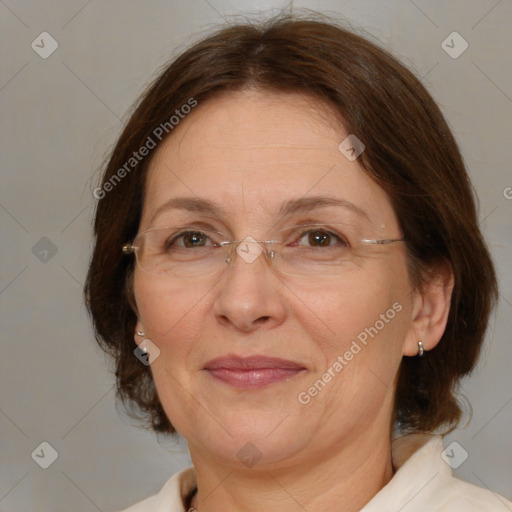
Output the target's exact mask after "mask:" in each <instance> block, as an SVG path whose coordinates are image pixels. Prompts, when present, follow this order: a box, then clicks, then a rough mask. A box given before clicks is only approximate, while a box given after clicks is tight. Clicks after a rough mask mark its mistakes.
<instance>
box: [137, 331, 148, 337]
mask: <svg viewBox="0 0 512 512" xmlns="http://www.w3.org/2000/svg"><path fill="white" fill-rule="evenodd" d="M137 336H146V334H145V333H144V332H143V331H137Z"/></svg>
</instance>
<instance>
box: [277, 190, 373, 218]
mask: <svg viewBox="0 0 512 512" xmlns="http://www.w3.org/2000/svg"><path fill="white" fill-rule="evenodd" d="M328 206H337V207H342V208H347V209H349V210H351V211H353V212H354V213H356V214H357V215H359V216H361V217H364V218H366V219H368V220H369V217H368V214H367V213H366V212H365V211H364V210H363V209H362V208H360V207H359V206H356V205H355V204H353V203H351V202H350V201H346V200H345V199H338V198H337V197H331V196H308V197H301V198H300V199H292V200H290V201H287V202H286V203H284V204H283V205H282V206H281V208H280V209H279V215H280V216H281V217H286V216H288V215H292V214H296V213H304V212H310V211H312V210H316V209H317V208H326V207H328Z"/></svg>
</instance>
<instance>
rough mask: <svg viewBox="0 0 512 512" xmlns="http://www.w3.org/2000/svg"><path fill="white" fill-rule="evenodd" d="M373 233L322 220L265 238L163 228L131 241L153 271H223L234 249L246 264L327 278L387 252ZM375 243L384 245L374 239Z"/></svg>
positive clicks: (174, 273) (143, 263) (190, 274)
mask: <svg viewBox="0 0 512 512" xmlns="http://www.w3.org/2000/svg"><path fill="white" fill-rule="evenodd" d="M363 233H364V234H365V235H366V236H362V235H363ZM368 235H369V236H368ZM376 235H377V233H376V232H375V230H371V229H368V227H366V229H361V227H360V226H358V225H356V224H350V223H329V224H327V223H326V224H306V225H300V226H293V227H291V228H289V229H284V230H282V231H280V232H279V233H278V236H277V237H275V239H274V240H272V241H268V242H259V241H257V240H255V239H254V238H252V237H247V238H246V239H244V240H242V241H240V242H228V241H227V238H226V236H225V235H223V234H222V233H219V232H216V231H211V230H204V229H195V228H191V227H186V228H183V227H177V228H174V227H165V228H156V229H150V230H147V231H145V232H143V233H141V234H140V235H139V236H137V238H136V239H135V242H134V244H133V245H134V247H135V252H136V255H137V260H138V263H139V266H140V267H141V268H142V269H143V270H145V271H147V272H150V273H152V274H157V275H160V274H162V275H165V274H169V275H172V276H177V277H200V276H205V275H209V274H217V273H221V272H223V271H226V270H227V269H228V268H229V264H230V263H232V261H233V257H234V253H235V252H236V253H237V254H238V256H239V257H240V258H241V259H242V260H244V261H245V263H247V264H250V263H252V262H254V261H256V260H257V259H258V257H259V256H260V255H262V256H263V254H265V255H266V259H267V261H268V262H269V263H270V264H271V265H272V266H273V267H274V269H275V270H276V271H278V272H280V273H283V274H290V275H296V276H304V277H311V276H313V277H318V276H320V277H322V276H326V277H331V276H336V275H339V274H342V273H345V272H348V271H350V270H352V269H356V268H360V267H361V266H362V265H364V262H365V261H366V260H367V259H369V258H373V257H380V256H381V255H382V253H385V252H388V251H390V250H391V249H390V246H389V244H388V243H387V242H389V241H390V240H385V239H383V238H382V236H380V238H379V236H376ZM379 241H380V242H386V244H382V243H376V242H379ZM234 249H236V251H234Z"/></svg>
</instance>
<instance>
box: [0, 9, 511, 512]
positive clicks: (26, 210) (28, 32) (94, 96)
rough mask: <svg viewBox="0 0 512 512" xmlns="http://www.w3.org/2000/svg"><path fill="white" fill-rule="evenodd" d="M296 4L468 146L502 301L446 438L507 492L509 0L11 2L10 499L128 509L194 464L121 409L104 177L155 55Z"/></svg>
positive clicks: (5, 364) (2, 85)
mask: <svg viewBox="0 0 512 512" xmlns="http://www.w3.org/2000/svg"><path fill="white" fill-rule="evenodd" d="M301 7H306V8H311V9H316V10H319V11H323V12H328V11H331V12H335V13H337V15H338V16H339V17H343V18H345V19H346V20H347V21H348V23H349V24H351V25H353V26H354V27H361V28H363V29H365V30H366V31H367V32H366V34H367V36H368V37H369V38H370V39H372V40H374V41H376V42H378V43H379V44H381V45H383V46H385V47H387V48H389V49H391V50H392V51H393V52H394V53H395V54H396V55H397V56H399V57H400V58H401V59H402V60H403V61H404V62H405V63H406V64H407V65H409V66H411V67H413V68H414V69H415V70H416V72H417V74H418V75H419V76H421V77H423V79H424V82H425V83H426V85H427V87H428V88H429V90H430V91H431V92H432V94H433V95H434V97H435V98H436V100H437V101H438V102H439V103H440V105H441V107H442V109H443V111H444V113H445V114H446V116H447V118H448V120H449V123H450V125H451V126H452V128H453V130H454V132H455V135H456V137H457V139H458V141H459V143H460V145H461V147H462V151H463V154H464V155H465V159H466V162H467V165H468V167H469V171H470V173H471V177H472V179H473V182H474V184H475V188H476V190H477V192H478V194H479V197H480V218H481V226H482V228H483V230H484V233H485V235H486V237H487V240H488V242H489V244H490V247H491V250H492V254H493V257H494V259H495V261H496V265H497V269H498V273H499V279H500V284H501V297H500V303H499V307H498V310H497V313H496V315H495V317H494V319H493V323H492V326H491V329H490V331H489V334H488V336H487V344H486V348H485V351H484V355H483V358H482V360H481V363H480V365H479V368H478V371H477V372H476V373H475V374H474V376H473V377H472V378H471V379H468V380H467V381H465V382H464V384H463V391H464V392H465V394H466V396H467V397H468V399H469V400H470V402H471V404H472V405H473V409H474V413H473V419H472V422H471V423H470V425H469V426H468V427H467V428H466V429H459V430H456V431H455V432H454V433H453V434H452V435H450V436H449V438H448V439H447V440H446V442H445V445H447V444H448V443H450V442H451V441H454V440H455V441H457V442H458V443H459V444H460V445H461V446H462V447H463V448H464V449H465V450H466V451H467V452H468V454H469V457H468V459H467V460H466V461H465V462H464V463H463V464H462V465H461V466H460V467H459V469H458V470H457V471H456V473H457V474H458V475H459V476H460V477H462V478H464V479H466V480H469V481H471V482H474V483H476V484H477V485H480V486H482V487H488V488H491V489H492V490H494V491H496V492H499V493H501V494H503V495H505V496H506V497H507V498H509V499H511V498H512V486H511V482H512V468H511V465H512V443H510V441H509V438H510V432H511V424H512V421H511V420H512V380H511V374H512V372H511V364H510V361H512V345H511V343H510V335H509V333H510V332H511V331H512V320H511V319H512V286H511V285H512V275H511V268H512V265H511V258H510V254H511V240H512V236H511V235H512V233H511V231H512V229H511V227H512V226H511V218H512V199H511V197H512V189H511V188H510V187H512V173H511V172H510V162H511V161H512V145H511V143H510V134H511V132H512V130H511V129H512V125H511V124H512V123H511V114H512V74H511V68H512V66H511V62H510V49H511V47H512V40H511V31H510V22H511V21H512V2H511V1H510V0H501V1H497V0H480V1H471V2H469V1H463V0H460V1H450V2H446V1H444V0H436V1H426V0H415V1H414V2H413V1H409V0H388V1H386V2H382V1H376V0H374V1H370V0H361V1H354V0H352V1H340V0H331V1H327V0H324V1H313V0H310V1H304V2H302V1H296V2H294V3H293V6H291V5H290V4H289V3H287V2H278V1H271V0H266V1H261V0H260V1H258V2H256V1H250V0H245V1H241V0H237V1H235V0H208V1H204V0H189V1H178V0H172V1H169V0H167V1H164V0H150V1H142V0H141V1H135V0H130V1H119V0H117V1H108V2H107V1H100V0H89V1H87V0H72V1H70V0H47V1H45V2H39V1H35V0H34V1H28V0H0V45H1V77H0V117H1V120H2V128H1V150H0V155H1V157H0V158H1V170H2V188H1V196H0V223H1V229H2V241H1V243H0V250H1V253H2V266H1V270H0V272H1V273H0V307H1V320H2V324H1V337H2V357H1V358H0V372H1V373H0V375H1V385H0V431H1V447H0V461H1V470H0V510H1V511H8V512H18V511H35V510H37V511H39V512H46V511H52V512H56V511H67V512H68V511H76V512H94V511H96V510H102V511H107V510H113V509H114V510H115V509H119V508H122V507H125V506H127V505H129V504H132V503H134V502H135V501H137V500H139V499H142V498H143V497H145V496H147V495H149V494H152V493H155V492H157V491H158V490H159V489H160V487H161V485H162V484H163V483H164V482H165V481H166V480H167V479H168V478H169V477H170V476H171V475H172V474H173V473H174V472H175V471H177V470H178V469H180V468H182V467H184V466H186V465H188V464H189V459H188V454H187V451H186V446H185V444H184V443H183V441H173V440H166V439H163V440H162V439H157V437H156V436H155V435H153V434H151V433H148V432H144V431H141V430H138V429H137V428H135V427H134V424H133V421H131V420H129V419H128V418H127V417H126V416H125V415H123V414H122V413H121V414H120V413H118V412H117V411H116V406H115V401H114V391H113V382H114V380H113V376H112V374H111V373H110V372H109V369H108V364H107V361H106V358H105V357H104V356H103V354H102V353H101V352H100V350H99V349H98V348H97V347H96V345H95V342H94V341H93V338H92V335H91V328H90V326H89V321H88V318H87V316H86V314H85V309H84V306H83V305H82V284H83V281H84V277H85V273H86V268H87V262H88V258H89V253H90V249H91V220H92V212H93V208H94V204H95V199H94V198H93V196H92V189H93V188H94V187H95V186H96V184H97V179H98V168H99V167H100V165H101V162H102V160H103V158H104V156H105V154H106V153H107V151H108V148H109V147H110V146H111V144H112V143H113V142H114V141H115V138H116V136H117V135H118V134H119V133H120V130H121V127H122V123H123V122H124V121H125V120H126V117H125V114H124V113H125V112H126V110H127V109H128V107H129V106H130V105H131V104H132V102H133V101H134V100H135V99H136V97H137V96H138V94H139V93H140V92H141V91H142V89H143V87H144V84H145V83H147V81H148V79H149V78H150V76H152V75H153V73H154V72H155V70H156V69H157V68H158V67H159V66H161V65H162V64H163V63H165V62H167V61H168V60H169V58H170V57H171V56H172V55H175V54H176V52H177V51H179V50H180V49H183V48H184V46H186V45H188V44H189V43H191V42H192V41H194V40H195V39H197V38H198V37H199V36H201V35H204V34H205V33H206V32H208V31H210V30H212V28H213V27H215V26H217V25H219V24H221V23H222V22H223V19H224V18H226V17H227V18H229V19H232V16H233V15H240V14H242V13H245V14H247V13H256V12H257V11H259V10H266V9H270V8H273V9H274V10H276V11H277V10H278V8H287V9H291V8H293V9H299V8H301ZM44 31H46V32H49V33H50V34H51V36H52V37H53V38H54V39H55V40H56V41H57V42H58V45H59V46H58V49H57V50H56V51H55V53H53V54H52V55H51V56H50V57H48V58H47V59H43V58H41V57H40V56H39V55H38V53H36V52H35V51H34V50H33V49H32V48H31V43H32V41H34V40H36V42H37V41H40V39H36V38H37V36H39V34H40V33H42V32H44ZM453 31H457V32H459V33H460V34H461V35H462V37H463V38H464V39H465V40H466V41H467V42H468V44H469V47H468V49H467V50H466V51H465V52H464V53H463V54H462V55H461V56H460V57H459V58H457V59H454V58H452V57H450V56H449V55H448V54H447V53H446V52H445V51H444V50H443V48H442V47H441V43H442V41H443V40H445V38H446V37H447V36H448V35H449V34H450V33H452V32H453ZM457 44H458V43H457ZM40 45H41V44H40ZM45 48H46V49H48V48H49V46H48V41H47V42H46V43H45ZM507 196H508V198H507ZM44 237H46V238H44ZM42 238H43V240H42V241H41V239H42ZM47 239H48V240H47ZM50 241H51V242H50ZM34 246H35V248H34ZM55 249H56V250H57V252H56V253H55V254H53V252H54V251H55ZM45 251H46V252H45ZM43 441H46V442H48V443H49V444H50V445H51V446H52V447H53V448H54V449H55V450H56V451H57V452H58V458H57V460H56V461H55V462H54V463H53V464H52V465H51V466H50V467H49V468H48V469H42V468H41V467H39V465H37V464H36V462H35V461H34V460H33V459H32V458H31V453H32V452H33V451H34V450H35V449H36V447H38V446H39V444H40V443H41V442H43ZM36 453H41V452H40V451H39V452H36ZM48 454H49V452H48V450H47V451H46V453H45V455H44V457H48V456H49V455H48ZM44 457H42V456H41V457H40V460H42V458H44ZM502 509H503V510H507V508H506V507H505V506H504V505H503V508H502ZM497 510H498V508H497Z"/></svg>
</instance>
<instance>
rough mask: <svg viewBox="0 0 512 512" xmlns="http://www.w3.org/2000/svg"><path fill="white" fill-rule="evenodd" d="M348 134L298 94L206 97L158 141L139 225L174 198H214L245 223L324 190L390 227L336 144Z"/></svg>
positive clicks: (385, 206) (384, 200)
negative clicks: (167, 135)
mask: <svg viewBox="0 0 512 512" xmlns="http://www.w3.org/2000/svg"><path fill="white" fill-rule="evenodd" d="M348 135H349V134H348V133H347V132H346V130H345V128H344V127H343V125H342V124H341V123H340V121H339V120H338V119H337V118H336V116H335V115H334V113H333V111H332V109H330V108H329V106H328V105H326V104H325V103H323V102H321V101H319V100H317V99H314V98H311V97H307V96H304V95H300V94H289V93H269V92H262V91H252V90H251V91H240V92H236V93H233V92H232V93H228V94H223V95H221V96H218V97H215V98H213V99H210V100H208V101H206V102H204V103H203V104H199V105H198V106H197V107H196V108H195V109H194V110H193V111H192V112H191V113H190V114H189V115H188V116H187V117H186V118H185V119H183V120H182V121H181V122H180V124H179V125H178V126H177V128H175V130H174V131H173V132H172V134H171V136H169V137H168V138H167V140H166V141H165V142H164V143H163V144H162V145H161V146H160V147H159V149H158V151H157V153H156V155H155V157H154V158H153V160H152V162H151V165H150V168H149V171H148V176H147V183H146V192H145V200H144V210H143V219H142V223H141V224H142V225H143V226H145V227H148V225H149V224H150V223H151V220H152V218H153V216H154V214H155V212H156V211H157V210H158V209H159V208H161V207H162V205H164V204H165V203H167V202H168V201H169V200H171V199H174V198H179V197H197V198H202V199H207V200H209V201H211V202H215V203H217V204H219V205H220V206H221V207H222V209H223V210H224V211H225V212H227V213H229V214H230V215H231V216H232V217H233V219H231V220H233V221H234V222H235V221H236V222H240V223H243V222H244V221H248V222H249V221H251V220H254V218H255V216H257V215H262V216H267V217H269V218H270V217H272V215H275V214H276V212H277V211H278V210H279V208H280V207H281V206H282V204H283V203H284V202H286V201H290V200H296V199H299V198H304V197H307V196H308V195H310V196H322V195H327V196H329V197H336V198H339V199H342V200H345V201H350V202H351V203H354V204H355V205H356V206H357V207H359V208H361V209H363V210H365V211H367V212H368V213H369V215H370V216H371V215H372V213H373V216H374V218H373V220H374V221H375V222H377V223H385V224H386V225H390V223H393V222H395V219H394V213H393V210H392V207H391V204H390V202H389V199H388V197H387V195H386V193H385V192H384V191H383V190H382V189H381V188H380V187H379V186H378V185H377V184H376V183H375V182H374V181H373V180H372V179H371V178H370V177H369V176H368V175H367V174H366V173H365V172H364V171H363V170H362V168H361V166H360V165H359V163H358V162H357V160H356V161H349V160H348V159H347V158H346V157H345V156H344V155H343V154H342V153H341V152H340V150H339V149H338V146H339V144H340V143H341V142H342V141H343V140H344V139H345V138H346V137H347V136H348ZM375 214H376V215H377V217H375Z"/></svg>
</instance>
